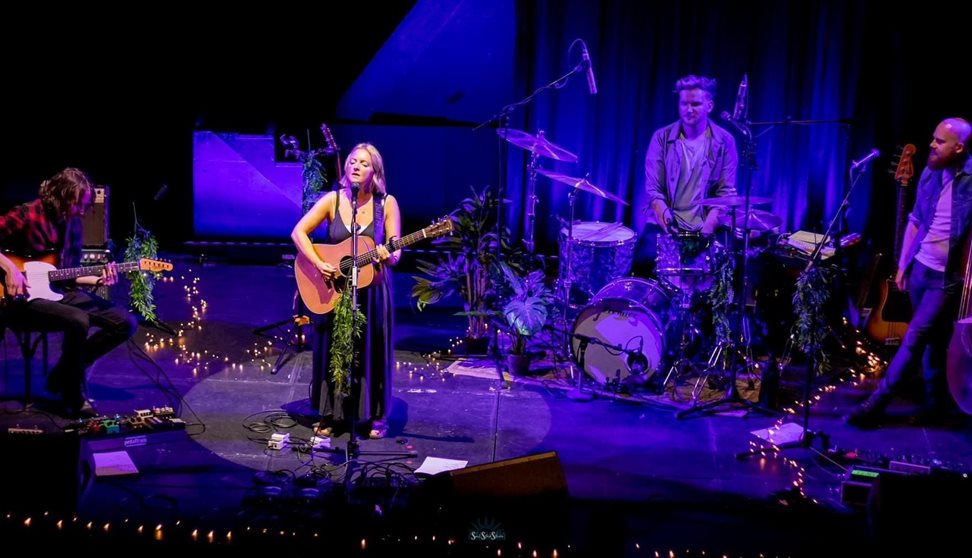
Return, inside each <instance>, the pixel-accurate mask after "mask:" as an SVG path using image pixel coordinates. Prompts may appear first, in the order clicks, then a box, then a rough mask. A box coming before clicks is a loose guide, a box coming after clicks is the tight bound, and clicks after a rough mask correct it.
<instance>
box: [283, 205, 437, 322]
mask: <svg viewBox="0 0 972 558" xmlns="http://www.w3.org/2000/svg"><path fill="white" fill-rule="evenodd" d="M452 229H453V224H452V219H450V218H448V217H445V218H443V219H440V220H439V221H437V222H436V223H434V224H432V225H429V226H428V227H425V228H424V229H422V230H420V231H417V232H414V233H412V234H410V235H407V236H403V237H402V238H396V239H394V240H392V241H391V242H389V243H387V244H385V247H386V248H387V249H388V251H389V252H394V251H396V250H398V249H400V248H404V247H406V246H410V245H412V244H415V243H416V242H418V241H420V240H426V239H432V238H436V237H440V236H443V235H446V234H449V233H451V232H452ZM353 248H354V244H353V243H352V242H351V239H350V238H348V239H346V240H344V241H343V242H339V243H338V244H314V250H315V251H317V255H318V256H319V257H320V258H321V259H322V260H324V261H325V262H327V263H330V264H331V265H333V266H334V267H336V268H337V269H338V273H339V276H338V277H337V278H335V279H334V280H333V281H325V280H324V278H323V277H322V276H321V273H320V271H318V269H317V267H316V266H315V265H314V264H313V262H311V261H310V260H309V259H308V258H306V257H305V256H304V255H303V254H300V253H298V254H297V260H296V261H295V262H294V276H295V277H296V278H297V290H298V291H299V292H300V298H301V300H302V301H304V306H306V307H307V309H308V310H310V311H311V312H313V313H315V314H327V313H329V312H330V311H331V310H333V309H334V307H335V306H337V303H338V301H339V300H341V292H342V291H343V290H344V287H345V286H346V285H347V279H348V277H350V276H351V272H352V271H353V270H354V269H355V268H357V269H358V288H359V289H362V288H364V287H367V286H368V285H370V284H371V283H372V281H374V279H375V267H374V265H372V264H373V263H374V261H375V258H377V257H378V250H377V248H376V247H375V241H374V240H373V239H372V238H370V237H367V236H359V237H358V250H357V254H358V255H357V258H354V257H352V249H353Z"/></svg>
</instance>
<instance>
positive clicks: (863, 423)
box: [844, 390, 890, 429]
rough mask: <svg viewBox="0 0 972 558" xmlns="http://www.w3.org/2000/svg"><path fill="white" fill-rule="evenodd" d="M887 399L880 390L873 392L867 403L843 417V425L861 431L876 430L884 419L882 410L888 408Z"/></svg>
mask: <svg viewBox="0 0 972 558" xmlns="http://www.w3.org/2000/svg"><path fill="white" fill-rule="evenodd" d="M889 399H890V398H889V397H888V396H887V395H886V394H884V393H883V392H881V391H880V390H878V391H875V392H874V393H872V394H871V396H870V397H868V398H867V401H865V402H863V403H861V404H860V405H858V406H857V407H855V408H854V410H852V411H851V412H850V413H847V414H846V415H845V416H844V423H846V424H849V425H850V426H856V427H857V428H863V429H870V428H877V427H878V426H880V425H881V420H882V419H883V418H884V409H885V408H886V407H887V406H888V401H889Z"/></svg>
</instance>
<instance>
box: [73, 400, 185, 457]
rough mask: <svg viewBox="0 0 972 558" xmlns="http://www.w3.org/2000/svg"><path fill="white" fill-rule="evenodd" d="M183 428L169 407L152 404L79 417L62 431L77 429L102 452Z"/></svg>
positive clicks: (143, 441) (183, 429)
mask: <svg viewBox="0 0 972 558" xmlns="http://www.w3.org/2000/svg"><path fill="white" fill-rule="evenodd" d="M185 429H186V423H185V421H183V420H182V419H180V418H178V417H176V416H175V411H174V410H173V409H172V407H153V408H151V409H141V410H137V411H135V413H134V414H132V415H127V416H123V415H115V416H111V417H108V416H100V417H93V418H90V419H84V420H79V421H77V422H76V423H74V424H73V425H72V426H70V427H68V428H66V429H65V431H74V432H77V433H78V434H79V435H80V436H81V437H82V438H83V439H85V440H87V442H88V445H89V447H91V448H92V449H93V450H94V451H102V450H108V449H114V448H126V447H135V446H144V445H147V444H148V443H149V436H150V435H155V434H164V433H171V432H183V431H185ZM154 438H155V437H154V436H153V440H154Z"/></svg>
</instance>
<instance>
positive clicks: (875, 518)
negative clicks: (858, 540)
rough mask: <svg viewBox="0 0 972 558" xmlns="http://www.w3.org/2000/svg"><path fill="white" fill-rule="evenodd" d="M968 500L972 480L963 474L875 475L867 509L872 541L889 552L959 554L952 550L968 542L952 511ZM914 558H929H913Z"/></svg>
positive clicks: (961, 520) (964, 525) (962, 520)
mask: <svg viewBox="0 0 972 558" xmlns="http://www.w3.org/2000/svg"><path fill="white" fill-rule="evenodd" d="M970 499H972V478H970V477H969V475H968V474H964V473H955V472H933V473H931V474H927V475H920V474H911V475H880V476H879V477H878V478H877V479H876V480H875V482H874V485H873V487H872V488H871V494H870V499H869V501H868V508H867V511H868V521H869V523H870V528H871V534H872V537H873V539H874V541H876V542H877V543H878V544H879V545H880V546H881V547H883V548H884V549H885V550H888V551H901V550H902V549H911V548H912V547H916V548H921V549H925V551H929V550H931V549H935V550H943V549H954V548H958V547H956V546H955V545H965V544H966V543H967V541H968V521H967V516H966V515H965V514H963V513H959V512H956V511H955V510H956V509H959V508H961V507H962V506H963V505H964V504H966V503H967V502H969V501H970ZM887 555H890V554H887ZM918 555H925V556H931V555H932V554H928V553H924V552H923V553H922V554H912V556H918ZM941 555H942V556H944V555H948V554H941Z"/></svg>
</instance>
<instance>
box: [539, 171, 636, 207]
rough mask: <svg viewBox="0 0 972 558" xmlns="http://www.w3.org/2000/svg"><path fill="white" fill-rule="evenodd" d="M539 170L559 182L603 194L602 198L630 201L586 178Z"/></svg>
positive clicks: (625, 203) (592, 192)
mask: <svg viewBox="0 0 972 558" xmlns="http://www.w3.org/2000/svg"><path fill="white" fill-rule="evenodd" d="M537 172H539V173H540V174H542V175H544V176H546V177H548V178H550V179H552V180H556V181H557V182H563V183H564V184H567V185H569V186H573V187H574V188H577V189H578V190H583V191H585V192H590V193H591V194H594V195H597V196H601V197H602V198H605V199H608V200H611V201H615V202H618V203H620V204H623V205H628V202H626V201H624V200H623V199H621V198H619V197H618V196H616V195H614V194H612V193H611V192H608V191H606V190H603V189H601V188H598V187H597V186H595V185H593V184H591V183H590V182H589V181H588V180H587V179H586V178H575V177H573V176H567V175H566V174H560V173H559V172H552V171H548V170H544V169H537Z"/></svg>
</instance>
